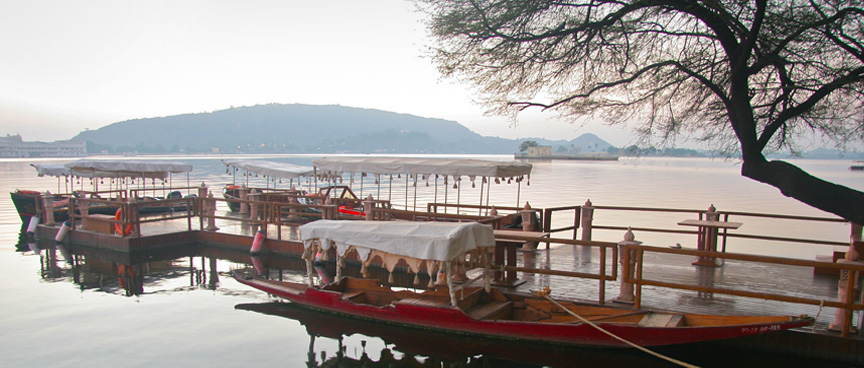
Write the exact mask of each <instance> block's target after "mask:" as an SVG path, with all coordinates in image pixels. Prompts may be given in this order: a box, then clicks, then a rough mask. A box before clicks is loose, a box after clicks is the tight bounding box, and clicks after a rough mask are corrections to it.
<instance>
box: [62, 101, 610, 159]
mask: <svg viewBox="0 0 864 368" xmlns="http://www.w3.org/2000/svg"><path fill="white" fill-rule="evenodd" d="M585 136H590V137H588V138H584V139H583V137H585ZM73 140H77V141H84V142H87V143H88V149H89V150H90V151H91V152H94V151H96V152H98V151H101V150H106V151H108V152H111V153H121V152H140V153H178V152H213V151H218V152H223V153H231V152H244V153H256V152H260V153H265V152H268V153H269V152H292V153H294V152H296V153H317V152H321V153H339V152H345V153H505V154H506V153H513V152H516V151H518V148H519V144H520V143H521V142H522V141H523V140H522V139H520V140H512V139H504V138H497V137H485V136H481V135H479V134H477V133H475V132H472V131H471V130H469V129H468V128H466V127H465V126H463V125H460V124H459V123H457V122H455V121H449V120H442V119H433V118H422V117H418V116H413V115H407V114H397V113H392V112H387V111H381V110H372V109H360V108H352V107H344V106H335V105H328V106H316V105H299V104H293V105H283V104H268V105H257V106H250V107H237V108H231V109H227V110H221V111H215V112H211V113H200V114H185V115H175V116H167V117H161V118H149V119H135V120H127V121H122V122H118V123H114V124H111V125H108V126H105V127H102V128H99V129H97V130H88V131H84V132H81V133H80V134H78V135H77V136H76V137H75V138H73ZM581 140H586V141H589V142H590V143H587V144H586V146H591V145H592V144H593V145H594V146H595V147H597V146H598V145H599V146H601V147H608V146H609V144H608V143H606V142H604V141H603V140H602V139H599V138H597V137H596V136H594V135H593V134H586V135H583V136H582V137H579V138H577V139H575V140H573V141H571V142H576V141H579V142H581ZM561 142H564V143H562V144H566V145H567V146H568V147H569V146H570V145H571V142H567V141H563V140H562V141H561ZM598 142H599V143H598ZM574 144H575V143H574ZM579 144H581V143H579Z"/></svg>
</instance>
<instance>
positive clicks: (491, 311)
mask: <svg viewBox="0 0 864 368" xmlns="http://www.w3.org/2000/svg"><path fill="white" fill-rule="evenodd" d="M512 306H513V302H511V301H506V302H491V303H487V304H484V305H481V306H478V307H476V308H474V309H471V310H470V311H469V312H468V316H469V317H471V318H473V319H477V320H481V319H487V318H489V317H492V316H497V315H499V314H501V312H502V311H505V310H506V309H508V308H511V307H512ZM493 319H495V318H493Z"/></svg>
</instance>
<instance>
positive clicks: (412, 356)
mask: <svg viewBox="0 0 864 368" xmlns="http://www.w3.org/2000/svg"><path fill="white" fill-rule="evenodd" d="M234 308H235V309H238V310H245V311H252V312H258V313H263V314H268V315H274V316H280V317H285V318H290V319H293V320H296V321H297V322H299V323H300V324H302V325H303V326H304V327H305V328H306V333H307V334H308V335H309V352H308V354H307V359H308V361H307V362H306V363H307V367H403V366H410V367H542V366H547V367H572V366H580V367H586V366H587V367H592V366H610V364H612V365H619V364H621V365H623V364H628V365H631V366H638V367H668V366H669V365H668V363H665V362H663V361H659V360H657V361H654V360H652V359H651V358H650V357H649V358H646V357H645V356H642V355H639V354H638V353H637V352H635V351H625V350H620V349H616V350H609V349H579V348H573V347H565V346H549V345H542V346H540V345H534V344H531V343H526V342H511V341H505V340H488V339H478V338H467V337H460V336H458V335H457V336H454V335H453V334H441V333H436V332H433V331H428V330H422V329H411V328H405V327H398V326H393V325H388V324H384V323H380V322H372V321H367V320H361V319H354V318H346V317H341V316H336V315H333V314H329V313H324V312H318V311H314V310H311V309H308V308H303V307H300V306H297V305H296V304H293V303H277V302H273V303H258V304H238V305H237V306H235V307H234ZM320 338H325V339H331V340H336V346H335V347H334V346H333V344H332V343H322V342H321V341H319V342H318V343H317V344H316V339H320ZM613 351H614V354H613V353H611V352H613Z"/></svg>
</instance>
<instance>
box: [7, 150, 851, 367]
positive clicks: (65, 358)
mask: <svg viewBox="0 0 864 368" xmlns="http://www.w3.org/2000/svg"><path fill="white" fill-rule="evenodd" d="M232 157H233V156H232ZM315 157H317V156H310V155H278V156H255V157H254V158H255V159H268V160H274V161H282V162H290V163H294V164H304V165H308V164H309V163H310V160H311V159H313V158H315ZM472 157H476V158H487V159H499V160H503V159H506V158H507V157H506V156H500V155H499V156H472ZM222 158H227V156H218V157H217V156H213V157H207V156H204V157H189V156H178V157H158V159H170V160H179V161H184V162H188V163H191V164H193V165H194V166H195V170H194V171H193V173H192V174H191V175H190V177H189V179H188V180H189V183H191V184H193V185H197V184H200V183H201V182H206V183H207V184H208V185H212V186H214V187H216V188H219V187H221V185H222V184H225V183H231V182H233V181H235V180H246V179H247V178H235V177H233V176H231V175H229V174H226V170H225V166H224V165H222V164H221V162H220V159H222ZM68 161H71V160H24V159H2V160H0V172H2V173H3V180H2V182H0V191H2V193H3V195H2V196H0V267H2V269H3V271H4V272H3V273H2V276H0V295H2V300H0V326H2V328H3V333H2V334H0V349H2V351H0V363H2V366H4V367H34V366H40V367H63V366H68V367H80V366H93V367H99V366H109V365H111V366H117V365H122V366H133V367H149V366H219V367H240V366H243V367H248V366H256V367H271V366H287V367H301V366H307V367H312V366H364V367H365V366H388V367H401V366H406V367H409V366H410V367H432V366H434V367H534V366H562V367H563V366H580V367H584V366H618V365H624V364H626V365H628V366H641V367H654V366H657V367H663V366H669V364H668V363H666V362H664V361H661V360H659V359H657V358H654V357H651V356H648V355H646V354H644V353H639V352H636V351H630V350H626V351H621V350H597V349H575V348H561V347H548V346H533V345H530V344H526V343H502V342H496V341H493V342H489V341H483V340H479V341H478V339H462V338H455V337H452V336H440V335H437V334H430V333H428V332H421V331H412V330H405V329H394V328H389V327H388V326H381V325H378V324H371V323H368V322H361V321H354V320H348V319H342V318H337V317H333V316H330V315H326V314H320V313H316V312H309V311H305V310H302V309H298V308H296V307H292V306H291V305H287V304H275V303H273V301H274V300H273V299H272V298H270V297H268V295H266V294H264V293H262V292H259V291H257V290H253V289H250V288H248V287H245V286H243V285H240V284H238V283H237V282H235V281H234V280H233V279H232V278H231V277H230V271H231V269H235V268H244V267H246V265H245V264H242V262H235V261H231V260H228V259H224V258H220V257H219V256H218V255H207V256H205V255H198V254H184V255H182V256H180V257H174V258H171V257H167V258H166V257H160V258H158V259H157V258H154V259H152V260H146V259H145V260H143V261H140V262H138V263H137V264H136V267H134V269H133V270H127V269H125V268H121V267H120V266H121V265H120V264H117V263H116V262H112V261H111V259H112V258H111V256H106V255H100V254H87V255H72V257H77V258H76V262H77V264H78V267H72V265H71V264H70V263H69V262H68V261H67V260H65V256H69V255H64V254H58V253H60V252H58V251H54V252H51V251H46V250H42V251H40V252H39V253H36V252H34V251H31V250H17V247H16V245H17V244H18V242H19V233H20V230H21V221H20V219H19V218H18V215H17V213H16V211H15V208H14V206H13V205H12V203H11V200H10V198H9V196H8V194H6V193H9V192H12V191H14V190H15V189H16V188H20V189H30V190H40V191H44V190H50V191H52V192H57V191H60V192H64V191H65V189H66V185H67V184H66V183H65V182H61V183H58V181H57V180H56V179H54V178H39V177H36V175H35V170H33V168H31V167H30V166H29V165H30V164H31V163H61V162H68ZM793 162H794V163H796V164H798V165H799V166H801V167H802V168H804V169H805V170H808V171H809V172H811V173H812V174H814V175H815V176H817V177H821V178H824V179H827V180H829V181H832V182H835V183H838V184H842V185H846V186H848V187H851V188H854V189H858V190H864V173H861V172H853V171H850V170H849V165H850V164H851V161H849V160H824V161H823V160H796V161H793ZM534 164H535V167H534V171H533V172H532V174H531V178H530V185H529V183H528V181H526V182H523V183H522V185H517V184H515V183H511V184H500V185H497V184H492V185H491V188H492V190H491V193H490V194H489V196H490V202H492V203H503V204H505V205H509V206H513V205H516V204H517V202H516V200H514V198H516V195H517V193H516V192H517V188H520V187H521V193H519V194H518V196H519V202H518V203H520V205H521V204H524V202H525V201H528V202H530V203H531V204H532V205H533V206H537V207H547V206H564V205H581V204H583V203H584V202H585V201H586V200H588V199H590V200H591V201H592V202H593V204H594V205H598V206H638V207H672V208H686V209H706V208H707V207H708V206H709V205H711V204H713V205H714V206H716V207H717V209H719V210H725V211H744V212H770V213H778V214H794V215H805V216H820V217H832V216H830V215H828V214H825V213H823V212H822V211H819V210H816V209H813V208H811V207H809V206H806V205H804V204H801V203H799V202H797V201H795V200H793V199H789V198H785V197H783V196H782V195H781V194H780V193H779V191H778V190H776V189H774V188H772V187H769V186H767V185H764V184H759V183H756V182H753V181H751V180H749V179H746V178H743V177H741V176H740V173H739V170H740V166H739V164H738V163H737V162H734V161H723V160H710V159H704V158H641V159H622V160H620V161H617V162H585V161H546V162H535V163H534ZM248 179H249V180H250V181H252V182H255V181H256V180H258V182H257V183H253V184H256V185H261V186H263V185H264V183H263V178H248ZM172 180H173V184H175V185H185V181H186V178H185V176H183V177H180V176H175V177H174V178H173V179H172ZM400 180H401V181H400ZM405 180H406V178H394V179H393V184H392V185H388V186H387V187H386V193H388V195H379V193H385V189H384V188H381V189H380V190H379V188H378V187H377V186H375V185H374V182H373V179H372V178H367V181H366V182H364V191H363V193H362V194H363V195H364V196H365V195H369V194H373V195H376V196H378V197H384V199H386V198H388V197H389V198H390V199H391V200H392V201H393V202H394V204H396V205H401V206H405V205H408V207H413V206H414V203H415V198H416V200H417V206H418V208H420V207H422V206H423V204H424V203H425V202H426V201H430V200H432V199H434V198H436V194H434V189H431V188H435V185H434V181H433V182H432V185H430V186H429V187H427V186H425V182H426V181H427V180H426V179H423V178H420V179H418V181H419V184H418V186H417V187H415V186H413V183H412V182H411V181H408V184H409V185H408V187H407V189H408V190H407V195H406V186H405ZM412 180H413V179H412ZM465 180H466V181H463V184H462V185H463V186H462V188H463V190H461V191H458V194H457V193H454V189H453V188H452V187H450V185H452V183H450V184H449V185H448V186H447V192H448V193H447V195H448V199H449V200H453V198H454V197H453V196H455V195H458V196H459V197H460V200H461V201H462V202H463V203H476V202H477V201H478V200H479V198H480V195H479V187H480V186H481V185H480V183H479V180H478V182H477V183H476V188H469V185H468V183H469V182H468V181H467V178H466V179H465ZM387 181H388V184H389V178H387ZM379 182H381V183H382V185H383V182H384V179H383V178H382V180H379ZM75 185H78V186H80V185H82V184H77V183H75ZM83 185H85V187H89V183H86V182H85V183H84V184H83ZM105 185H111V184H110V183H107V184H106V183H102V187H101V188H105V187H104V186H105ZM268 185H278V186H280V187H286V186H287V185H288V184H287V183H272V184H268ZM76 188H77V187H76ZM414 188H417V192H418V193H417V195H416V196H415V195H414ZM443 190H444V185H443V183H442V184H440V185H439V186H438V194H437V196H438V197H437V198H438V200H439V201H441V197H440V196H442V195H443V193H441V192H442V191H443ZM214 194H215V195H219V194H220V193H214ZM358 194H359V193H358ZM675 216H678V217H680V215H673V216H672V217H669V218H664V217H663V216H653V215H652V216H646V215H645V214H644V213H643V214H638V213H635V214H633V213H629V214H605V213H603V212H602V211H598V214H596V215H595V223H596V222H602V223H604V224H616V225H623V226H628V225H632V226H637V225H638V226H662V227H672V228H674V227H675V222H674V221H676V220H680V219H677V218H676V217H675ZM558 221H559V222H560V223H559V224H557V225H563V224H566V221H567V220H566V219H560V220H558ZM571 221H572V219H571ZM768 227H769V225H766V224H760V223H758V222H753V223H747V224H745V225H744V227H742V230H744V229H747V230H748V231H756V230H766V231H767V230H771V231H775V232H776V233H777V234H783V235H784V236H792V237H804V238H825V239H829V240H835V241H844V240H847V239H848V236H849V229H848V225H844V224H840V225H837V226H812V227H809V228H808V227H807V226H801V225H795V226H784V227H780V228H771V229H769V228H768ZM622 236H623V234H618V233H617V232H598V233H595V238H599V239H600V240H611V241H616V240H620V239H621V237H622ZM637 240H643V241H645V242H646V243H647V244H652V245H653V244H656V245H666V244H667V243H673V244H674V242H677V240H675V239H669V238H667V237H663V236H659V235H656V234H654V235H652V234H639V233H637ZM730 251H740V252H749V253H755V254H770V255H782V256H790V257H797V258H804V259H812V257H813V256H814V255H816V254H829V252H830V251H829V250H828V249H826V248H825V247H824V246H823V247H818V246H804V245H800V246H799V245H796V246H788V245H782V246H781V245H766V244H758V245H752V244H737V243H733V244H730ZM162 258H166V259H162ZM127 272H135V273H137V274H138V275H137V277H136V278H129V277H124V275H128V273H127ZM118 273H120V274H121V275H119V276H118ZM129 282H137V283H139V284H137V285H136V286H135V287H134V288H131V289H132V290H135V291H136V292H132V293H130V292H129V290H130V287H128V285H127V283H129ZM657 350H659V351H661V352H663V353H666V354H668V355H672V356H674V357H675V358H677V359H681V360H684V361H687V362H690V363H694V364H698V365H703V366H718V367H719V366H728V365H733V364H736V365H743V364H747V365H754V364H759V365H763V366H781V365H783V366H789V365H795V366H799V365H801V364H805V363H807V364H809V363H812V362H807V361H805V360H801V359H795V358H789V357H784V356H774V355H770V354H761V353H756V354H754V353H749V352H746V351H745V352H742V351H731V350H729V349H728V348H725V347H724V348H722V349H717V347H716V346H714V345H711V344H698V345H695V346H690V347H685V348H681V347H677V348H663V349H657ZM820 364H822V363H821V362H820ZM822 365H823V366H824V364H822Z"/></svg>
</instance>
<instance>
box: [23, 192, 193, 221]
mask: <svg viewBox="0 0 864 368" xmlns="http://www.w3.org/2000/svg"><path fill="white" fill-rule="evenodd" d="M9 195H10V196H11V198H12V203H13V204H14V205H15V209H16V210H17V211H18V217H20V218H21V223H23V224H28V223H30V218H31V217H33V216H36V213H37V206H36V198H37V196H36V195H35V194H31V193H28V192H20V191H19V192H12V193H9ZM65 200H66V198H63V197H60V196H55V197H54V201H55V203H59V202H60V201H65ZM119 208H120V207H119V206H111V205H101V206H92V207H90V208H89V209H88V211H87V212H88V213H89V214H91V215H112V216H113V215H114V214H116V213H117V210H118V209H119ZM181 211H186V206H173V207H167V206H154V207H141V208H140V209H139V213H140V214H141V215H153V214H159V213H166V212H181ZM76 213H78V212H77V211H76ZM68 219H69V210H68V208H67V207H65V206H62V207H57V208H55V210H54V221H55V222H63V221H66V220H68Z"/></svg>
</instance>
